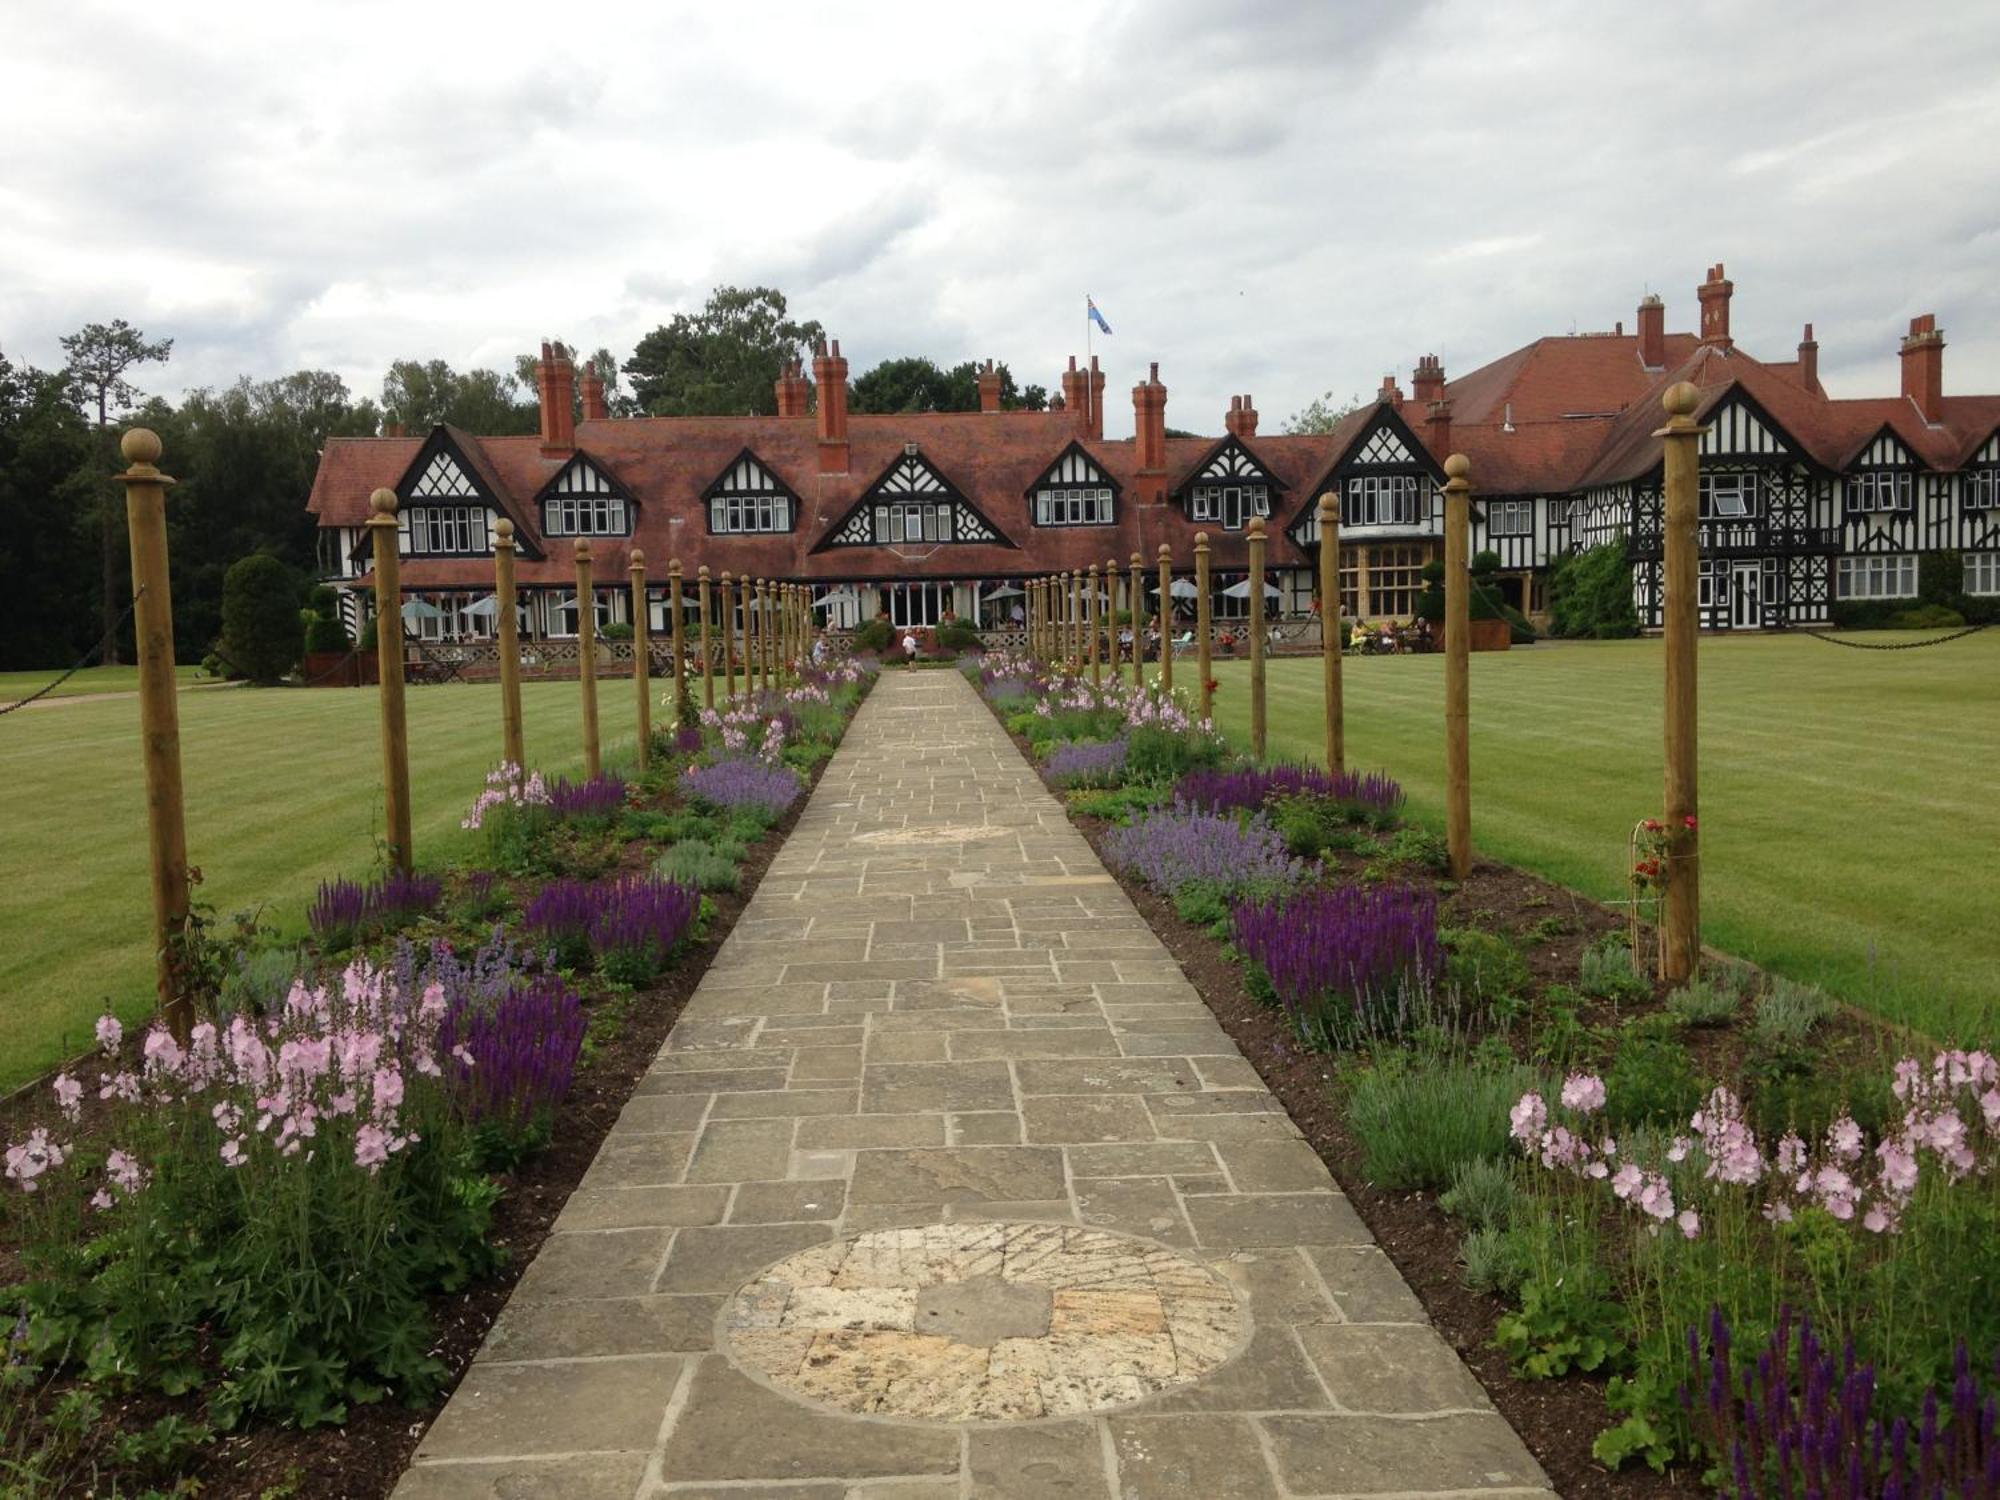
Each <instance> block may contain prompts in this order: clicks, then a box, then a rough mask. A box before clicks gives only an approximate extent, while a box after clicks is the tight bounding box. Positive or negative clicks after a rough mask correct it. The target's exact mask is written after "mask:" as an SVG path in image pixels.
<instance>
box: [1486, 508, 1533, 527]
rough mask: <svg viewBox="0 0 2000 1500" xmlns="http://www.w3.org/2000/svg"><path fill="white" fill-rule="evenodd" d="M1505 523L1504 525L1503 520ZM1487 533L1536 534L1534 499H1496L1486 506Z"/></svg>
mask: <svg viewBox="0 0 2000 1500" xmlns="http://www.w3.org/2000/svg"><path fill="white" fill-rule="evenodd" d="M1503 521H1504V522H1505V523H1506V524H1505V525H1502V524H1501V523H1502V522H1503ZM1486 534H1487V535H1488V536H1533V535H1534V534H1535V502H1534V501H1532V500H1495V501H1493V502H1491V503H1490V504H1489V505H1488V506H1487V507H1486Z"/></svg>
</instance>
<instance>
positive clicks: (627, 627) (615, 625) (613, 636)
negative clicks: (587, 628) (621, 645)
mask: <svg viewBox="0 0 2000 1500" xmlns="http://www.w3.org/2000/svg"><path fill="white" fill-rule="evenodd" d="M636 633H637V632H635V631H634V630H633V629H632V625H631V622H630V621H628V620H613V621H611V622H610V623H609V624H608V625H606V626H605V627H604V628H603V629H602V630H600V631H598V632H597V638H598V639H599V640H600V641H629V640H631V639H632V637H633V636H634V635H635V634H636Z"/></svg>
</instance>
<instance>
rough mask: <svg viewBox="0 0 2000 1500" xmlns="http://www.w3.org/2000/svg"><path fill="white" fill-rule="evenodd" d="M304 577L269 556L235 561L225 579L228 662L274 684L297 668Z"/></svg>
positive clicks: (261, 681) (224, 635) (225, 650)
mask: <svg viewBox="0 0 2000 1500" xmlns="http://www.w3.org/2000/svg"><path fill="white" fill-rule="evenodd" d="M299 624H300V615H299V575H298V574H297V573H295V572H293V571H292V570H291V569H290V568H288V567H286V566H285V564H283V563H282V562H280V561H278V559H277V558H275V557H272V556H271V555H270V554H269V553H266V552H256V553H252V554H251V555H250V556H249V557H246V558H243V559H241V560H240V561H238V562H237V563H235V564H234V565H233V566H232V567H231V568H230V569H229V572H228V574H227V575H226V576H225V577H224V578H223V581H222V651H223V657H224V660H225V662H226V664H227V665H228V666H229V667H230V668H231V669H233V670H235V671H238V672H241V673H242V674H243V675H244V676H245V677H248V678H249V679H250V680H251V681H252V682H255V683H258V684H260V685H262V686H269V685H270V684H272V683H274V682H276V681H277V680H278V679H279V678H280V677H283V676H284V675H285V674H286V673H287V672H289V671H291V669H292V668H293V667H294V666H296V665H297V664H298V660H299V646H300V644H301V642H302V639H303V638H302V636H301V635H300V631H299Z"/></svg>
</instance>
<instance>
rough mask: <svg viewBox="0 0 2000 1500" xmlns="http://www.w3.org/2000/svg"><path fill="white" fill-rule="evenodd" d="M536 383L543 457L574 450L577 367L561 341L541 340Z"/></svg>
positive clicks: (564, 453)
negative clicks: (552, 342)
mask: <svg viewBox="0 0 2000 1500" xmlns="http://www.w3.org/2000/svg"><path fill="white" fill-rule="evenodd" d="M536 385H537V387H538V388H539V391H540V394H541V399H542V457H544V458H567V457H569V455H570V454H572V453H574V452H575V451H576V367H575V366H574V365H572V364H571V363H570V361H569V351H568V350H567V349H565V348H564V347H563V346H562V345H561V344H560V343H557V344H550V343H546V342H544V343H543V345H542V363H541V368H540V370H539V371H538V378H537V381H536Z"/></svg>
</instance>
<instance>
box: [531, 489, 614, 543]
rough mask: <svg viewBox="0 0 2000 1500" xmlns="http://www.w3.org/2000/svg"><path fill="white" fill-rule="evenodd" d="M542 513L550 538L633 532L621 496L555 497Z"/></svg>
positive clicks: (550, 497) (561, 495) (544, 505)
mask: <svg viewBox="0 0 2000 1500" xmlns="http://www.w3.org/2000/svg"><path fill="white" fill-rule="evenodd" d="M542 513H543V515H544V516H545V517H546V518H547V520H548V534H549V535H550V536H625V535H627V534H629V533H630V531H631V529H632V528H631V525H630V523H629V521H628V519H627V512H626V508H625V501H624V500H623V498H621V497H620V496H617V495H566V494H557V495H551V496H549V497H548V499H547V500H546V501H544V502H543V506H542Z"/></svg>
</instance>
